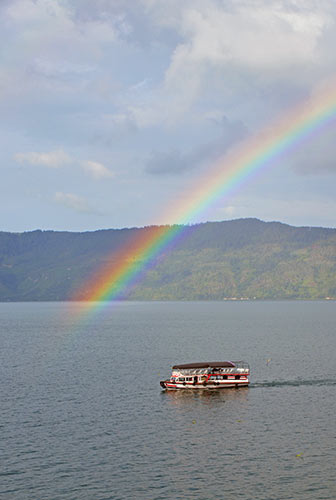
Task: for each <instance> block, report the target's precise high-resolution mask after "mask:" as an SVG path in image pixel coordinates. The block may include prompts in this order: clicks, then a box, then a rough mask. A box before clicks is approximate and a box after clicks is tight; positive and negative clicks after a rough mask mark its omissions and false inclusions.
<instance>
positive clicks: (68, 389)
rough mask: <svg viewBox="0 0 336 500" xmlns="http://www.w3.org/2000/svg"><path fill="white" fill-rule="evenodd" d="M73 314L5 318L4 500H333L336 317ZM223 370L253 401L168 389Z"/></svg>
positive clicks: (275, 309) (290, 305) (33, 306)
mask: <svg viewBox="0 0 336 500" xmlns="http://www.w3.org/2000/svg"><path fill="white" fill-rule="evenodd" d="M74 307H75V305H69V304H64V303H26V304H0V327H1V332H0V341H1V351H0V357H1V363H0V372H1V410H0V411H1V421H0V423H1V433H0V436H1V438H0V439H1V446H0V461H1V469H0V476H1V478H0V497H1V498H3V499H11V500H12V499H15V500H16V499H41V500H42V499H43V500H48V499H51V500H57V499H62V500H70V499H90V500H91V499H99V500H100V499H146V500H150V499H162V500H167V499H174V500H175V499H181V500H185V499H204V500H212V499H227V498H237V499H251V500H254V499H258V500H262V499H269V500H280V499H281V500H285V499H288V500H292V499H295V500H299V499H307V500H308V499H309V500H310V499H311V500H318V499H325V500H326V499H333V500H334V499H335V498H336V486H335V462H336V452H335V434H336V425H335V415H336V398H335V392H336V363H335V352H336V329H335V324H336V304H335V303H333V302H277V303H272V302H263V303H261V302H242V303H240V302H239V303H234V302H233V303H230V302H225V303H219V302H193V303H172V302H170V303H122V304H120V305H119V306H117V307H116V308H114V309H112V310H105V311H104V312H101V313H99V314H97V315H95V316H94V318H93V320H92V321H91V322H90V323H87V324H86V325H85V326H83V325H82V326H79V324H78V322H76V321H75V320H74V318H73V316H71V314H70V313H71V309H73V308H74ZM223 359H245V360H246V361H248V362H249V363H250V365H251V372H252V376H251V380H252V384H251V387H250V388H248V389H240V390H234V389H233V390H230V389H228V390H226V391H222V392H210V391H203V392H202V393H197V394H194V393H186V392H180V393H164V392H163V391H161V389H160V386H159V380H160V379H161V378H163V377H166V376H168V375H170V366H171V365H172V364H175V363H178V362H190V361H199V360H223ZM267 360H270V361H268V363H267Z"/></svg>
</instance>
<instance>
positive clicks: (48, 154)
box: [0, 0, 336, 231]
mask: <svg viewBox="0 0 336 500" xmlns="http://www.w3.org/2000/svg"><path fill="white" fill-rule="evenodd" d="M335 22H336V2H335V1H334V0H319V1H316V0H275V1H273V0H183V1H182V0H94V1H92V0H1V2H0V23H1V30H0V43H1V49H2V50H1V59H0V60H1V66H0V108H1V110H0V111H1V113H0V137H1V149H0V151H1V153H0V154H1V162H0V169H1V170H0V172H1V183H0V213H1V220H0V222H1V224H0V230H3V231H27V230H32V229H37V228H40V229H56V230H63V229H64V230H76V231H78V230H79V231H84V230H94V229H100V228H111V227H126V226H127V227H130V226H144V225H149V224H152V223H154V222H155V223H157V222H161V223H167V222H174V221H172V220H158V214H160V213H169V210H168V211H167V207H169V206H174V203H176V202H177V201H179V200H181V198H182V199H183V197H184V196H185V194H186V192H188V190H190V189H191V186H192V185H193V184H194V182H195V180H196V179H197V178H198V177H199V178H201V177H202V176H204V173H205V172H207V171H209V175H210V172H211V166H212V165H213V164H214V162H216V160H217V159H218V158H220V157H222V156H223V155H224V156H225V154H226V152H228V151H229V150H230V148H232V147H233V146H234V147H239V143H243V141H244V140H246V139H247V138H248V137H249V136H250V135H252V134H255V133H256V132H257V131H258V130H260V129H262V128H263V127H265V126H267V124H268V123H270V122H272V121H274V119H276V117H277V116H278V115H279V114H280V113H282V112H283V111H284V110H286V109H291V107H293V106H295V104H296V103H298V102H300V101H303V100H305V99H307V98H309V96H310V95H311V93H312V92H314V91H315V90H316V89H317V88H319V87H320V86H322V85H324V84H325V82H327V81H328V80H330V78H332V77H334V76H335V74H336V58H335V47H336V25H335ZM335 139H336V126H330V127H328V128H327V129H325V130H324V131H323V133H321V134H320V135H318V136H314V138H311V139H310V140H309V142H308V143H307V142H305V143H304V144H303V145H302V147H301V149H299V150H297V151H296V152H295V153H292V154H291V155H287V156H286V157H285V158H283V159H282V160H281V162H278V163H277V164H275V165H274V166H272V167H271V168H269V169H268V170H267V171H266V172H263V173H262V175H259V176H256V177H255V178H254V179H252V180H249V181H248V183H246V184H245V185H244V186H242V187H241V188H240V189H239V191H238V192H236V193H235V195H234V196H230V197H228V198H223V199H222V200H220V202H219V203H216V205H215V206H213V207H210V209H209V210H208V211H207V212H206V213H204V214H201V215H199V216H198V219H197V220H198V221H205V220H225V219H235V218H240V217H258V218H260V219H262V220H267V221H269V220H278V221H282V222H286V223H289V224H292V225H307V226H316V225H321V226H328V227H336V199H335V181H336V159H335V158H336V155H335V153H336V140H335Z"/></svg>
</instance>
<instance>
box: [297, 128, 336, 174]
mask: <svg viewBox="0 0 336 500" xmlns="http://www.w3.org/2000/svg"><path fill="white" fill-rule="evenodd" d="M291 164H292V166H293V169H294V170H295V172H296V173H298V174H300V175H318V174H336V133H335V132H334V131H329V133H326V134H323V135H321V136H319V137H316V136H313V137H310V138H309V141H307V143H305V144H301V145H300V149H299V150H298V151H297V152H295V153H294V155H293V156H292V158H291Z"/></svg>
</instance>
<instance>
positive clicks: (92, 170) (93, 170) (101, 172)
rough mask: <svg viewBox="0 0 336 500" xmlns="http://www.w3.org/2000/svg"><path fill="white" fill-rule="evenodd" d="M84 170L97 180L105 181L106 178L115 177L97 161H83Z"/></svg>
mask: <svg viewBox="0 0 336 500" xmlns="http://www.w3.org/2000/svg"><path fill="white" fill-rule="evenodd" d="M81 166H82V168H83V169H84V170H85V171H86V172H88V173H89V174H90V175H91V176H92V177H94V178H95V179H103V178H104V177H113V175H114V174H113V172H111V170H109V169H108V168H106V167H105V166H104V165H103V164H102V163H98V162H97V161H89V160H87V161H83V162H81Z"/></svg>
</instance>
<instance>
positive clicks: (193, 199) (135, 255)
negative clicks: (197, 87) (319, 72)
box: [72, 85, 336, 310]
mask: <svg viewBox="0 0 336 500" xmlns="http://www.w3.org/2000/svg"><path fill="white" fill-rule="evenodd" d="M335 119H336V91H335V86H334V85H333V88H331V89H324V90H323V91H322V92H319V93H318V94H316V95H314V96H313V97H311V98H310V99H309V100H306V101H305V102H304V103H303V104H301V105H300V106H297V107H295V108H294V109H291V110H290V111H289V112H287V113H286V114H284V115H283V116H282V117H281V118H280V119H278V120H277V121H275V122H274V123H273V124H271V125H269V126H268V127H266V128H265V129H264V130H262V131H261V132H260V133H259V134H257V135H255V136H254V137H252V138H250V139H249V140H247V141H245V142H244V143H243V144H241V145H240V146H239V147H237V148H235V149H233V150H231V151H230V152H229V153H228V154H227V155H226V156H225V157H224V158H222V159H221V160H219V161H217V162H216V164H215V165H214V166H213V167H212V168H210V169H207V171H206V172H205V174H204V175H202V177H201V178H199V179H198V180H197V182H196V183H195V184H194V185H193V186H192V187H191V188H190V190H189V192H188V194H187V197H185V198H184V200H183V201H182V202H181V203H180V204H177V205H176V206H174V208H173V209H169V210H168V211H166V212H164V213H163V214H162V215H161V220H171V221H173V222H174V223H173V225H164V226H162V225H161V226H153V227H148V228H144V229H142V230H140V231H138V232H137V234H136V235H135V236H134V237H133V238H132V239H131V240H130V241H129V242H128V243H126V244H125V245H124V246H123V247H122V248H120V249H119V250H118V251H116V252H114V253H113V254H111V255H110V256H109V258H108V259H107V263H105V264H104V265H103V266H102V267H101V268H100V269H99V270H98V272H97V273H95V274H94V275H93V276H92V277H91V278H90V279H89V280H87V281H86V282H85V283H84V285H83V286H82V287H81V288H80V289H79V290H77V292H76V293H75V294H74V296H73V297H72V299H73V300H83V299H84V300H85V301H87V303H86V308H87V309H88V310H91V309H93V310H97V309H99V308H102V307H104V305H106V304H108V303H111V301H117V300H119V299H121V298H123V297H125V295H126V294H127V292H128V291H129V290H130V289H131V287H132V286H134V284H135V283H137V282H138V281H139V280H140V279H141V278H142V277H143V275H144V274H145V273H146V271H147V270H148V269H149V268H150V267H151V266H153V265H154V264H155V262H156V261H157V259H158V258H159V257H160V255H161V253H162V251H163V250H165V249H168V247H169V245H173V244H174V242H176V241H177V240H178V238H179V236H181V235H182V234H183V232H184V231H185V227H186V226H185V224H189V223H190V222H192V221H195V220H196V218H197V216H198V215H199V214H200V213H201V212H204V210H205V209H207V208H208V207H209V206H210V205H212V204H214V203H215V202H216V201H218V200H219V199H222V198H223V197H228V196H230V195H232V194H234V193H235V192H236V191H237V190H238V189H239V188H240V186H242V185H243V184H244V183H246V182H247V181H248V179H250V178H251V177H252V176H253V175H255V174H256V173H259V172H262V171H263V170H264V169H266V168H269V166H270V165H273V164H274V162H275V161H276V160H278V161H279V160H280V159H281V158H282V157H283V156H284V155H285V154H287V153H288V152H289V151H291V150H293V149H295V148H297V147H299V146H300V145H301V143H302V142H303V141H305V140H307V139H308V138H310V137H311V136H312V135H314V134H317V133H319V132H321V131H322V130H324V129H325V128H326V127H327V126H330V125H331V124H332V123H334V121H335Z"/></svg>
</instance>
